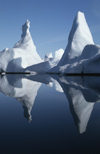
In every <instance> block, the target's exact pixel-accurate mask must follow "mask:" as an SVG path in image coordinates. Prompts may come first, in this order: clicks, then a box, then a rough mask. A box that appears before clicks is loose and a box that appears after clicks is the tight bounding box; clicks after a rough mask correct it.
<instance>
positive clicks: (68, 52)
mask: <svg viewBox="0 0 100 154" xmlns="http://www.w3.org/2000/svg"><path fill="white" fill-rule="evenodd" d="M88 44H94V41H93V38H92V34H91V32H90V30H89V27H88V24H87V22H86V19H85V16H84V13H82V12H80V11H79V12H78V13H77V15H76V17H75V19H74V21H73V25H72V28H71V31H70V34H69V37H68V44H67V47H66V49H65V52H64V54H63V56H62V58H61V60H60V62H59V63H58V65H57V66H55V67H54V68H52V69H51V70H49V72H56V73H59V72H62V71H64V69H67V67H69V65H70V64H73V63H75V62H77V61H78V58H79V57H80V55H81V54H82V51H83V49H84V47H85V46H86V45H88ZM64 65H66V66H65V67H63V68H61V67H62V66H64Z"/></svg>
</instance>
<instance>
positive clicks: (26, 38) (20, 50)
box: [0, 20, 42, 72]
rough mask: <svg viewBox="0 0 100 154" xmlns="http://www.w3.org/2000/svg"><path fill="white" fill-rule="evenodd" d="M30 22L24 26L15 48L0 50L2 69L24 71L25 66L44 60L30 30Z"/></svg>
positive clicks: (0, 67)
mask: <svg viewBox="0 0 100 154" xmlns="http://www.w3.org/2000/svg"><path fill="white" fill-rule="evenodd" d="M29 28H30V22H29V21H28V20H27V21H26V23H25V24H24V25H23V26H22V35H21V39H20V41H18V42H17V43H16V44H15V45H14V47H13V48H11V49H4V50H3V51H1V52H0V69H1V70H3V71H8V72H13V71H14V72H15V71H19V72H20V71H22V69H23V68H26V67H28V66H31V65H33V64H37V63H40V62H42V59H41V58H40V56H39V55H38V53H37V51H36V47H35V45H34V42H33V40H32V37H31V34H30V32H29Z"/></svg>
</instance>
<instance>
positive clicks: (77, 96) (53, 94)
mask: <svg viewBox="0 0 100 154" xmlns="http://www.w3.org/2000/svg"><path fill="white" fill-rule="evenodd" d="M99 102H100V77H66V76H52V77H51V76H48V75H34V76H29V75H26V76H22V75H7V76H1V77H0V152H1V153H2V154H3V153H4V154H16V153H17V154H33V153H34V154H38V153H40V154H42V153H43V154H44V153H47V154H48V153H50V154H56V153H57V154H59V153H61V154H63V153H66V154H67V153H68V154H71V153H80V154H81V153H88V154H94V153H97V151H100V150H99V149H100V148H99V147H100V103H99Z"/></svg>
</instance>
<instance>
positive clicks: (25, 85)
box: [0, 76, 41, 120]
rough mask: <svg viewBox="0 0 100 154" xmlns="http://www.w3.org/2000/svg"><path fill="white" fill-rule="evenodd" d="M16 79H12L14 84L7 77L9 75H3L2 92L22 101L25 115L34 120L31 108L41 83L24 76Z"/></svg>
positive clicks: (0, 84) (0, 86)
mask: <svg viewBox="0 0 100 154" xmlns="http://www.w3.org/2000/svg"><path fill="white" fill-rule="evenodd" d="M14 81H15V82H14ZM14 81H12V82H13V85H12V83H10V82H9V78H7V76H3V77H1V78H0V92H2V93H3V94H5V95H7V96H11V97H14V98H16V99H17V100H18V101H19V102H21V103H22V105H23V108H24V116H25V117H26V118H27V119H28V120H32V117H31V110H32V106H33V105H34V102H35V99H36V96H37V93H38V90H39V88H40V86H41V83H39V82H36V81H32V80H29V79H27V78H22V77H21V78H19V79H18V80H17V81H16V80H14ZM19 82H20V84H19Z"/></svg>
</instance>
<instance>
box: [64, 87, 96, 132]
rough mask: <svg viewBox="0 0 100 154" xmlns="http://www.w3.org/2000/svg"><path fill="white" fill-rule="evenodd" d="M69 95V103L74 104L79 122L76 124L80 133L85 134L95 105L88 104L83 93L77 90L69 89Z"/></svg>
mask: <svg viewBox="0 0 100 154" xmlns="http://www.w3.org/2000/svg"><path fill="white" fill-rule="evenodd" d="M68 95H69V96H68ZM68 95H67V96H68V100H69V103H72V107H73V109H74V112H75V114H76V115H77V117H78V120H79V121H77V122H76V123H77V125H78V129H79V132H80V133H83V132H85V131H86V127H87V124H88V121H89V119H90V115H91V112H92V110H93V106H94V103H90V102H86V100H85V99H84V96H83V94H82V93H81V91H80V90H77V89H76V88H69V92H68Z"/></svg>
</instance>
